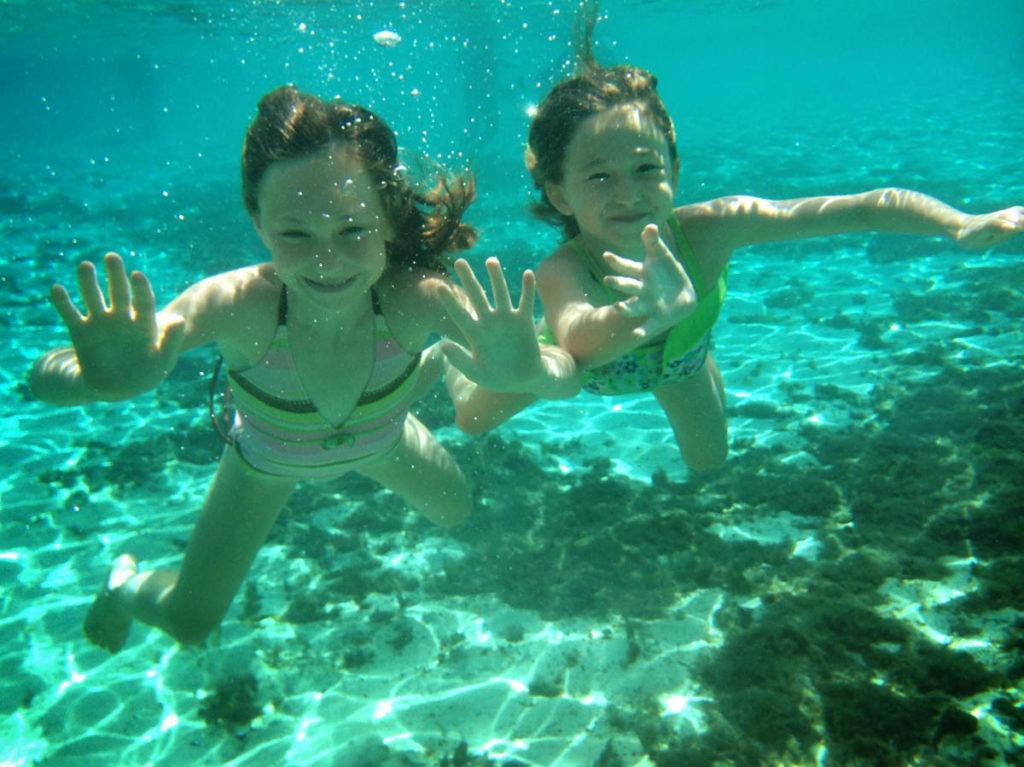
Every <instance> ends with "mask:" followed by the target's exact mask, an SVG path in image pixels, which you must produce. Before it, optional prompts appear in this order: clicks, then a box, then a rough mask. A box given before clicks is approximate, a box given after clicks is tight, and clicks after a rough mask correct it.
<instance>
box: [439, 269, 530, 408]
mask: <svg viewBox="0 0 1024 767" xmlns="http://www.w3.org/2000/svg"><path fill="white" fill-rule="evenodd" d="M455 272H456V274H458V276H459V279H460V281H461V282H462V286H463V288H464V290H465V297H466V302H463V301H460V300H459V297H458V296H457V295H456V293H455V292H454V291H453V290H452V289H451V288H450V287H448V286H440V288H439V296H440V298H441V301H442V304H443V305H444V308H445V310H446V311H447V312H448V315H449V316H450V317H451V318H452V320H453V321H454V322H455V325H456V326H457V327H458V329H459V331H460V332H461V333H462V336H463V339H464V340H465V343H466V345H463V344H460V343H457V342H455V341H452V340H448V341H445V342H444V343H443V344H442V347H441V348H442V350H443V351H444V354H445V356H446V357H447V358H448V361H449V362H450V363H451V364H452V365H454V366H455V367H456V368H458V369H459V370H460V371H462V373H464V374H465V376H466V377H467V378H469V379H470V380H471V381H473V382H474V383H476V384H477V385H479V386H482V387H484V388H486V389H490V390H492V391H501V392H517V391H529V390H530V389H531V387H532V386H533V384H534V383H535V382H536V381H537V380H538V379H539V378H540V377H542V376H543V375H544V367H543V364H542V362H541V353H540V347H539V345H538V343H537V331H536V328H535V326H534V319H533V303H534V295H535V292H536V280H535V278H534V275H533V272H531V271H529V270H528V271H526V272H524V273H523V290H522V295H521V296H520V298H519V305H518V306H513V305H512V298H511V296H510V295H509V290H508V284H507V283H506V282H505V275H504V273H503V272H502V270H501V264H500V263H499V262H498V259H496V258H489V259H487V274H488V276H489V277H490V281H491V292H492V294H493V295H494V305H493V306H492V305H491V302H490V300H489V299H488V297H487V293H486V291H485V290H484V288H483V286H482V285H481V284H480V281H479V280H478V279H477V277H476V274H474V272H473V269H472V268H471V267H470V266H469V264H468V263H467V262H466V260H465V259H461V258H460V259H459V260H458V261H456V262H455Z"/></svg>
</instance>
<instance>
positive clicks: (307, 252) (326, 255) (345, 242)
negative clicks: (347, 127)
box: [253, 144, 391, 311]
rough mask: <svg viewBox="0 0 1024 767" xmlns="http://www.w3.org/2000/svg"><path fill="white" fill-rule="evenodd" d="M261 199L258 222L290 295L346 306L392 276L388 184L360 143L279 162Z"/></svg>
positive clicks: (328, 306) (272, 167) (264, 180)
mask: <svg viewBox="0 0 1024 767" xmlns="http://www.w3.org/2000/svg"><path fill="white" fill-rule="evenodd" d="M257 201H258V204H259V212H258V213H257V215H256V216H254V217H253V222H254V223H255V224H256V229H257V231H258V232H259V234H260V237H261V239H262V240H263V242H264V243H265V244H266V246H267V247H268V248H269V249H270V254H271V260H272V261H273V264H274V268H275V269H276V271H277V274H278V276H279V277H280V278H281V281H282V282H284V284H285V285H286V286H287V287H288V291H289V296H291V295H292V294H295V295H296V297H298V298H299V299H300V300H302V299H307V300H310V301H312V302H313V304H314V305H316V306H318V307H319V308H321V309H324V310H327V311H331V310H338V309H343V308H345V307H346V306H351V301H352V300H353V299H354V298H356V297H359V296H362V295H364V294H365V293H366V292H368V291H369V289H370V288H371V287H372V286H373V285H374V284H375V283H376V282H377V280H378V279H380V276H381V275H382V274H383V273H384V268H385V266H386V262H387V255H386V245H387V241H388V239H390V237H391V228H390V226H389V224H388V221H387V218H386V216H385V213H384V206H383V203H382V201H381V194H380V186H379V184H377V183H375V182H374V180H373V179H372V177H371V176H370V175H369V174H368V173H367V172H366V171H365V170H364V169H363V165H362V162H361V160H360V159H359V157H358V155H357V154H356V152H355V151H354V150H353V148H352V147H346V146H345V145H343V144H333V145H331V146H329V147H326V148H325V149H324V150H322V151H320V152H316V153H314V154H311V155H307V156H304V157H298V158H295V159H291V160H282V161H279V162H275V163H272V164H271V165H270V167H269V168H267V170H266V173H265V174H264V176H263V178H262V180H261V181H260V185H259V190H258V194H257Z"/></svg>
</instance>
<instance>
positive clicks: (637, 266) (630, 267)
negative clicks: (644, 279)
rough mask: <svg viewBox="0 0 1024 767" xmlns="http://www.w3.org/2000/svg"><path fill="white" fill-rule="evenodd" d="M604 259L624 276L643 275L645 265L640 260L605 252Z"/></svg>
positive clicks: (634, 276)
mask: <svg viewBox="0 0 1024 767" xmlns="http://www.w3.org/2000/svg"><path fill="white" fill-rule="evenodd" d="M604 261H605V263H606V264H608V266H610V267H611V268H612V269H613V270H615V271H616V272H618V273H619V274H621V275H622V276H624V277H632V278H634V279H640V277H641V275H643V271H644V265H643V264H642V263H641V262H639V261H633V260H632V259H629V258H622V257H621V256H617V255H615V254H614V253H605V254H604Z"/></svg>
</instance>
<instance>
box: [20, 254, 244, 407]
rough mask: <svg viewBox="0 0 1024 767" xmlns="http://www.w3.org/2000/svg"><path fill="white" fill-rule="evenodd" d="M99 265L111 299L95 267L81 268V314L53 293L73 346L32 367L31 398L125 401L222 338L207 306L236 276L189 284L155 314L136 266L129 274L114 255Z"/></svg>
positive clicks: (63, 293)
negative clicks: (188, 355) (183, 356)
mask: <svg viewBox="0 0 1024 767" xmlns="http://www.w3.org/2000/svg"><path fill="white" fill-rule="evenodd" d="M104 267H105V269H106V273H107V286H108V291H109V297H108V296H105V295H104V293H103V289H102V288H101V286H100V283H99V278H98V276H97V274H96V268H95V266H94V265H93V264H91V263H89V262H83V263H82V264H81V265H80V266H79V267H78V286H79V291H80V293H81V297H82V303H83V304H84V306H85V314H84V315H83V314H82V313H81V312H80V311H79V310H78V308H77V307H76V306H75V305H74V303H73V302H72V300H71V297H70V296H69V295H68V292H67V290H66V289H65V288H64V287H63V286H61V285H55V286H54V287H53V290H52V291H51V298H52V301H53V304H54V307H55V308H56V310H57V313H58V314H59V315H60V317H61V320H62V321H63V322H64V324H65V326H66V327H67V329H68V334H69V335H70V336H71V343H72V345H71V346H69V347H61V348H58V349H54V350H52V351H49V352H47V353H46V354H44V355H43V356H42V357H40V358H39V359H38V360H37V361H36V362H35V364H34V365H33V366H32V369H31V370H30V372H29V377H28V378H29V387H30V389H31V391H32V393H33V395H34V396H36V397H38V398H39V399H41V400H43V401H45V402H49V403H52V404H56V405H82V404H86V403H89V402H96V401H117V400H124V399H129V398H131V397H134V396H136V395H138V394H140V393H142V392H144V391H148V390H149V389H152V388H154V387H156V386H157V385H158V384H159V383H160V382H161V381H163V379H164V378H166V377H167V375H168V374H169V373H170V371H171V370H173V369H174V366H175V365H176V363H177V360H178V355H179V354H181V353H182V352H184V351H186V350H187V349H190V348H193V347H195V346H199V345H201V344H203V343H206V342H207V341H214V340H220V338H221V336H223V333H222V332H221V331H222V329H221V328H219V327H218V323H217V322H216V321H214V319H213V318H215V317H216V315H217V313H216V312H211V311H210V309H211V308H212V307H213V306H215V305H216V304H217V303H218V301H221V299H222V297H224V296H232V295H234V293H233V292H232V291H231V290H230V288H227V285H226V283H228V282H231V281H233V280H232V275H233V274H234V273H229V274H228V275H218V277H213V278H209V279H207V280H204V281H202V282H200V283H197V284H196V285H193V286H191V287H190V288H189V289H187V290H186V291H185V292H184V293H182V294H181V295H180V296H178V297H177V298H176V299H175V300H174V301H172V302H171V304H170V305H169V306H168V307H167V308H166V309H164V310H162V311H160V312H157V311H156V299H155V296H154V294H153V288H152V286H151V285H150V283H149V280H148V279H146V277H145V275H143V274H142V273H141V272H138V271H136V272H133V273H132V274H131V275H130V276H129V275H128V274H127V272H126V270H125V267H124V262H123V261H122V260H121V258H120V256H118V255H117V254H115V253H108V254H107V255H106V256H105V257H104ZM222 314H223V313H222Z"/></svg>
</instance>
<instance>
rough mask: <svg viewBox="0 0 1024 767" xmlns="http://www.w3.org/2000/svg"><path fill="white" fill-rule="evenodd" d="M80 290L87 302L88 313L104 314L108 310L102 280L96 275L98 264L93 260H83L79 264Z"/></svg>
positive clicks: (83, 300)
mask: <svg viewBox="0 0 1024 767" xmlns="http://www.w3.org/2000/svg"><path fill="white" fill-rule="evenodd" d="M78 292H79V293H80V294H81V296H82V303H83V304H85V312H86V314H88V315H96V314H102V313H103V312H105V311H106V310H107V304H106V302H105V301H104V300H103V291H102V290H101V289H100V281H99V279H98V278H97V277H96V265H95V264H93V263H92V261H83V262H82V263H80V264H79V265H78Z"/></svg>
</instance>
